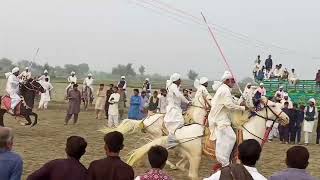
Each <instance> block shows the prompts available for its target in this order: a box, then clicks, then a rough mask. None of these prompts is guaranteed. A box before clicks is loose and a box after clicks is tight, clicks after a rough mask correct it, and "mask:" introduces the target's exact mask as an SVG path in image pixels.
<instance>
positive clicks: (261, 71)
mask: <svg viewBox="0 0 320 180" xmlns="http://www.w3.org/2000/svg"><path fill="white" fill-rule="evenodd" d="M264 69H265V67H264V66H262V67H261V68H260V69H259V70H258V72H257V76H256V80H258V81H263V80H264Z"/></svg>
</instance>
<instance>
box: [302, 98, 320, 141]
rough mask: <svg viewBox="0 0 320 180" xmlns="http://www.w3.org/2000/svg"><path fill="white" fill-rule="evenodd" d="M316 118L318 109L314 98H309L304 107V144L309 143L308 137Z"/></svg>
mask: <svg viewBox="0 0 320 180" xmlns="http://www.w3.org/2000/svg"><path fill="white" fill-rule="evenodd" d="M317 118H318V109H317V107H316V100H315V99H314V98H311V99H309V105H308V106H307V107H306V108H305V109H304V121H303V131H304V143H305V145H308V144H309V143H310V141H309V139H310V137H311V135H312V132H313V126H314V122H315V121H316V120H317Z"/></svg>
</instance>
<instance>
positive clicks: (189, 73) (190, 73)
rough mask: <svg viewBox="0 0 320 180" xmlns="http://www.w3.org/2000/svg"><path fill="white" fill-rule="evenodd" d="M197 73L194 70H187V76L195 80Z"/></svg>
mask: <svg viewBox="0 0 320 180" xmlns="http://www.w3.org/2000/svg"><path fill="white" fill-rule="evenodd" d="M198 75H199V74H198V73H197V72H195V71H194V70H192V69H190V70H189V72H188V78H189V79H190V80H195V79H196V78H197V77H198Z"/></svg>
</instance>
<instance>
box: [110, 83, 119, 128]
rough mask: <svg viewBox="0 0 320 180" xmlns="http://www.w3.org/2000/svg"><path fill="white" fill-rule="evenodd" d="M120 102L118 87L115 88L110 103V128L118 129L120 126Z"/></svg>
mask: <svg viewBox="0 0 320 180" xmlns="http://www.w3.org/2000/svg"><path fill="white" fill-rule="evenodd" d="M119 100H120V94H119V89H118V87H113V93H112V94H111V96H110V98H109V100H108V102H109V109H108V116H109V117H108V127H109V128H112V127H113V126H115V127H117V126H118V125H119Z"/></svg>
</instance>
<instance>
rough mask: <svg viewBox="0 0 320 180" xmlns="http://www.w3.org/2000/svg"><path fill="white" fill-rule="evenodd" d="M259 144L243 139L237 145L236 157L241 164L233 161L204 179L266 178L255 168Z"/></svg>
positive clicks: (248, 179)
mask: <svg viewBox="0 0 320 180" xmlns="http://www.w3.org/2000/svg"><path fill="white" fill-rule="evenodd" d="M261 151H262V150H261V146H260V144H259V143H258V141H256V140H254V139H248V140H245V141H243V142H242V143H241V144H240V145H239V146H238V153H239V155H238V157H239V159H240V161H241V164H238V163H234V164H231V165H229V166H226V167H225V168H222V169H221V171H218V172H216V173H215V174H213V175H212V176H211V177H209V178H205V179H204V180H220V179H234V180H266V178H265V177H263V176H262V175H261V174H260V173H259V172H258V170H257V168H256V163H257V161H258V160H259V158H260V154H261Z"/></svg>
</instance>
